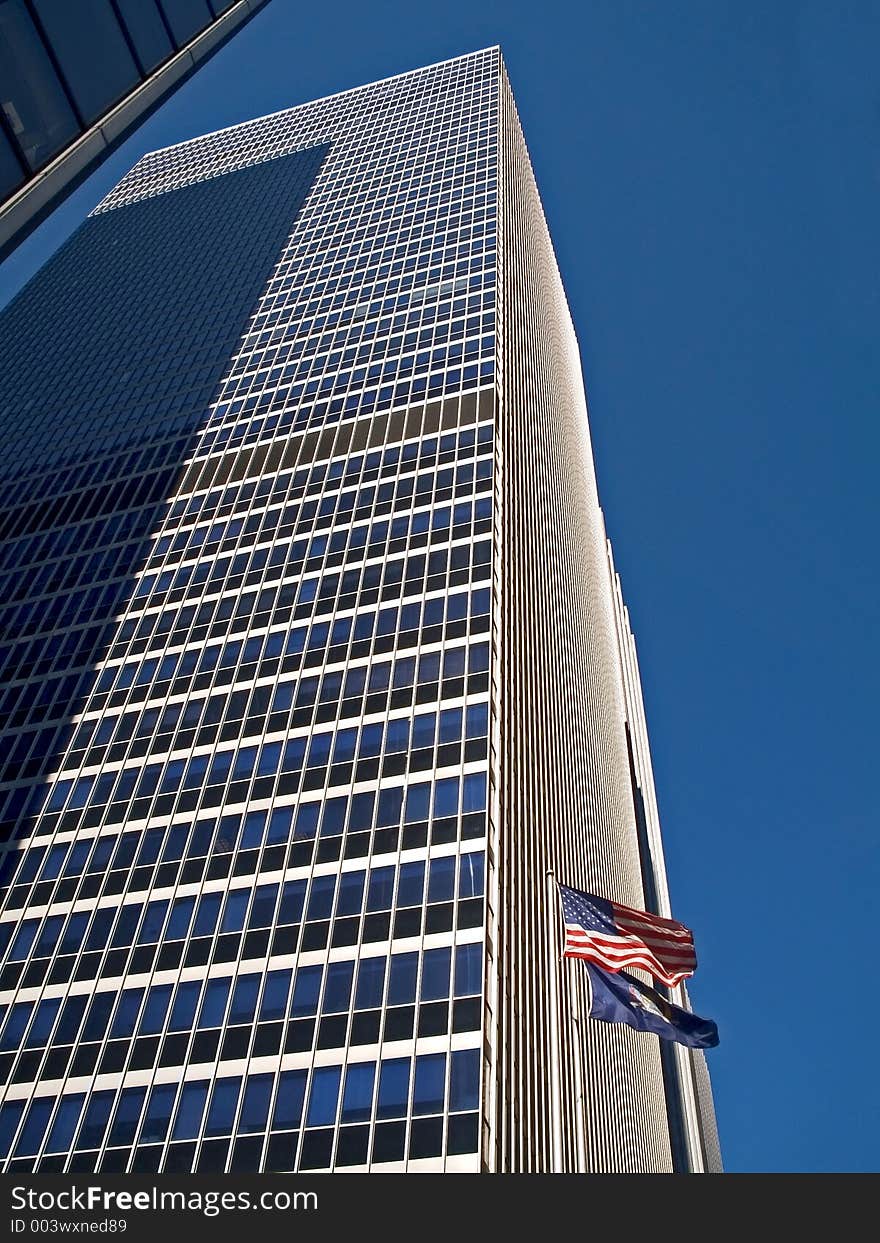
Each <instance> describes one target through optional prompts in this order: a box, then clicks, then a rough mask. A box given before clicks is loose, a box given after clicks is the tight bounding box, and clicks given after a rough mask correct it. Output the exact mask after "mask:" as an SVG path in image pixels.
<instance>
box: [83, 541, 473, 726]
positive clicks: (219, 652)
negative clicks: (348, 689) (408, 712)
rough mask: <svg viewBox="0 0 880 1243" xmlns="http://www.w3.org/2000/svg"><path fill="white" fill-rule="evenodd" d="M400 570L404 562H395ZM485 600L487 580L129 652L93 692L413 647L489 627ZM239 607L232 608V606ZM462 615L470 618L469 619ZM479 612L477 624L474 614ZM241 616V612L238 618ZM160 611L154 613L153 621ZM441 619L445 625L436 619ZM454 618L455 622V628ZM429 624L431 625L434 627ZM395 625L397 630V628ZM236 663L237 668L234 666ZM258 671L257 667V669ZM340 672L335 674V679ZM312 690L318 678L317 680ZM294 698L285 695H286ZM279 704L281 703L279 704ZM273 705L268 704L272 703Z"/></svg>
mask: <svg viewBox="0 0 880 1243" xmlns="http://www.w3.org/2000/svg"><path fill="white" fill-rule="evenodd" d="M400 569H401V572H402V570H403V564H402V563H401V565H400ZM320 582H321V580H320V579H312V580H309V581H308V586H307V584H306V583H303V584H302V585H301V587H300V589H299V592H298V603H302V601H303V598H304V596H306V597H308V596H311V597H312V599H315V598H316V596H317V591H318V585H319V583H320ZM489 606H490V593H489V588H488V587H484V588H481V589H479V590H477V591H472V592H467V591H463V592H453V593H452V594H450V595H448V596H446V597H445V598H444V597H441V596H437V597H434V598H433V599H430V600H427V601H425V602H422V601H420V600H419V601H413V602H412V603H411V604H406V605H404V606H403V607H402V608H400V607H398V606H397V605H389V606H388V607H387V608H384V609H381V610H380V611H378V612H377V611H376V610H375V609H373V610H369V611H367V610H364V611H362V612H359V613H357V614H355V615H354V616H352V617H337V619H336V620H335V621H334V623H333V627H332V630H331V626H330V623H329V622H326V621H325V622H317V621H316V622H314V623H313V624H312V625H311V627H309V626H297V627H294V628H293V629H292V630H290V631H284V630H276V631H273V632H270V633H269V634H266V635H259V634H257V635H252V636H251V637H250V638H247V639H232V640H231V641H230V642H228V643H223V644H220V643H210V644H208V645H207V646H201V647H200V648H199V649H197V650H190V651H183V652H169V653H168V655H166V656H163V657H161V658H159V657H157V656H156V657H152V658H150V659H148V660H145V661H138V660H132V661H128V662H126V663H125V664H123V665H111V666H108V667H107V668H105V669H104V670H103V672H102V673H101V675H100V677H99V678H98V681H97V684H96V687H95V692H96V694H102V693H104V692H106V691H111V690H112V691H116V692H118V691H121V690H128V689H129V688H130V687H143V686H149V687H150V694H151V696H161V695H162V694H163V693H164V692H165V690H166V689H167V685H166V684H168V683H170V682H171V681H172V679H175V678H181V677H185V676H190V677H195V679H196V680H198V678H199V677H200V675H203V674H207V673H213V672H214V671H215V670H231V671H232V673H233V677H232V678H230V680H237V681H238V680H250V677H251V676H253V675H254V673H253V672H252V666H254V665H257V666H259V663H260V662H261V661H264V660H272V659H278V658H281V657H300V659H301V660H302V659H303V658H304V663H305V664H306V666H309V665H316V664H318V663H321V664H323V663H325V662H326V661H329V662H330V663H337V662H341V661H344V660H345V659H346V656H350V658H351V659H353V660H357V659H359V658H362V657H364V656H369V655H371V654H380V655H381V654H383V653H384V652H388V651H391V650H393V649H394V648H395V647H396V648H398V649H400V648H407V647H414V646H416V645H417V644H418V643H419V642H420V641H421V642H422V643H426V644H428V643H433V642H437V641H439V640H440V639H441V638H444V637H445V638H446V639H447V640H448V639H455V638H461V637H462V636H463V635H464V634H466V633H468V631H469V632H470V633H475V632H479V631H481V630H487V629H488V614H489ZM240 607H241V606H240V604H239V608H238V609H237V610H236V612H237V613H238V612H239V610H240ZM468 618H470V619H471V623H472V624H471V625H470V626H468V625H467V621H468ZM477 618H480V619H481V624H480V625H476V624H474V623H475V620H476V619H477ZM241 620H242V622H244V621H245V620H246V618H244V617H242V618H241ZM155 621H158V619H156V618H154V622H155ZM444 622H445V623H446V631H445V633H444V631H443V629H442V627H443V625H444ZM456 623H461V625H460V626H459V627H458V629H457V632H456V628H455V624H456ZM434 628H437V629H436V633H434ZM398 631H399V634H398ZM236 670H239V673H238V675H237V676H235V671H236ZM255 676H257V677H259V676H260V673H259V670H257V671H255ZM341 676H342V675H341V674H340V679H341ZM316 690H317V681H316ZM292 702H293V698H292V696H291V703H292ZM279 706H283V705H279ZM275 710H277V708H273V711H275Z"/></svg>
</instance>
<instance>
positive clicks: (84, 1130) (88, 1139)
mask: <svg viewBox="0 0 880 1243" xmlns="http://www.w3.org/2000/svg"><path fill="white" fill-rule="evenodd" d="M114 1096H115V1093H114V1092H93V1093H92V1096H91V1099H90V1100H89V1104H88V1108H87V1109H86V1115H85V1117H84V1118H83V1123H82V1126H81V1127H80V1132H79V1135H78V1136H77V1140H76V1147H77V1149H78V1150H82V1149H84V1148H100V1146H101V1143H102V1142H103V1139H104V1132H105V1131H106V1130H107V1123H108V1122H109V1121H110V1106H111V1105H112V1104H113V1098H114Z"/></svg>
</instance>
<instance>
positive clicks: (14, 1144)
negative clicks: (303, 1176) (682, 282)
mask: <svg viewBox="0 0 880 1243" xmlns="http://www.w3.org/2000/svg"><path fill="white" fill-rule="evenodd" d="M498 64H499V61H498V56H497V53H496V52H494V51H492V52H488V53H481V54H477V55H475V56H472V57H464V58H461V59H459V60H457V61H453V62H448V63H446V64H443V65H440V66H436V67H433V68H432V69H429V70H424V71H419V72H418V73H416V74H408V75H403V77H401V78H399V79H392V80H390V81H389V82H387V83H380V84H376V85H375V86H372V87H368V88H363V89H361V90H359V91H355V92H348V93H346V94H345V95H342V96H337V97H333V98H332V99H329V100H324V101H318V102H317V103H316V104H313V105H306V106H304V107H303V108H298V109H293V110H291V111H290V112H288V113H283V114H279V116H277V117H272V118H266V119H265V120H263V121H261V122H256V123H254V124H252V125H248V126H241V127H236V129H234V130H231V131H225V132H223V133H221V134H218V135H210V136H208V137H207V138H205V139H200V140H197V141H195V142H193V143H189V144H184V145H183V146H181V147H177V148H171V149H169V150H167V151H165V152H159V153H156V154H155V155H154V156H150V157H146V159H145V160H143V161H141V163H140V164H139V165H138V166H137V167H136V168H135V169H134V170H132V173H131V174H129V176H128V177H127V178H125V179H124V180H123V182H121V183H120V185H119V187H117V189H116V190H115V191H114V192H112V193H111V195H110V196H108V199H107V200H105V202H104V203H103V204H102V205H101V206H100V207H99V208H98V209H97V211H96V213H95V214H94V215H93V217H92V218H91V220H90V222H89V225H93V226H94V227H100V228H101V229H102V230H104V231H105V232H104V234H103V235H104V236H106V237H107V238H108V239H112V237H113V235H114V230H116V229H117V228H121V227H124V224H125V220H126V218H127V217H126V213H131V212H136V211H144V210H150V211H154V210H156V211H158V210H159V207H161V208H162V210H165V204H166V203H168V204H171V205H173V203H174V201H175V196H176V195H178V194H181V193H183V194H186V193H187V192H188V191H192V192H194V193H195V192H198V193H199V194H201V195H202V199H201V200H200V201H201V202H203V203H204V202H206V201H207V200H206V199H205V198H204V195H206V194H213V193H214V188H215V187H217V191H216V193H217V195H219V196H220V198H222V196H223V192H224V189H225V184H226V182H227V180H228V179H230V178H232V177H235V176H236V175H237V174H238V173H240V172H242V170H244V171H247V170H251V172H253V171H254V170H257V171H259V170H261V169H264V168H265V169H267V170H271V171H272V175H273V176H274V175H275V173H274V170H275V169H276V168H278V167H279V164H280V162H281V161H283V160H284V159H285V158H288V157H294V156H295V157H296V158H299V157H300V155H301V156H302V158H303V159H304V160H306V161H309V160H310V161H311V163H307V164H304V165H303V168H304V169H307V170H308V176H309V177H311V178H313V180H312V181H311V183H310V184H309V185H308V188H307V190H306V193H305V196H304V199H303V201H302V202H301V203H300V204H299V205H298V207H297V209H296V215H295V223H294V226H293V228H292V230H291V231H290V233H289V236H288V238H287V241H286V242H285V243H284V245H283V246H282V248H281V253H280V258H279V259H278V260H277V261H276V263H275V266H274V268H273V269H272V270H271V272H270V274H269V276H268V279H267V280H266V281H265V283H264V285H263V288H262V292H261V293H260V295H259V297H258V298H257V299H256V302H255V303H254V306H253V310H252V312H251V314H250V317H249V319H248V322H247V324H246V326H245V328H244V330H243V335H242V336H241V337H240V340H239V342H238V344H237V345H236V347H235V349H234V351H233V352H232V353H231V354H230V356H229V359H228V362H227V363H226V364H225V366H224V368H223V377H222V379H220V380H219V382H217V383H216V386H215V391H214V393H213V395H212V396H211V398H210V400H209V401H208V400H205V401H204V404H203V405H202V406H201V410H202V413H201V415H199V413H198V411H199V403H200V402H201V401H202V397H201V396H199V395H198V393H197V392H196V386H197V385H198V383H200V382H201V383H204V382H205V380H206V375H207V373H206V374H205V375H202V376H199V377H193V380H191V381H190V383H191V385H192V386H193V387H192V389H191V392H190V394H189V396H188V397H187V396H186V395H185V394H180V396H183V397H185V402H184V406H180V405H179V404H178V393H177V392H176V391H175V388H174V384H173V383H172V384H171V385H170V386H164V385H163V384H162V383H161V382H160V381H159V380H156V381H155V383H156V387H155V390H154V391H153V392H152V393H151V394H149V395H147V394H145V393H143V392H142V393H140V394H139V400H140V401H141V409H140V413H139V414H138V417H137V420H134V421H133V420H132V418H131V417H130V414H129V413H127V409H126V406H125V405H124V404H123V407H122V409H121V410H119V411H118V412H117V413H116V414H112V413H109V410H110V405H112V403H108V402H107V401H106V398H104V397H102V395H101V381H100V378H99V376H98V374H97V372H93V374H92V375H91V376H88V375H85V376H82V375H81V376H80V377H78V382H79V383H80V385H81V387H80V390H79V391H78V392H77V393H75V394H73V396H74V399H75V400H76V401H79V402H80V407H79V410H78V413H77V420H79V422H78V423H76V426H81V425H82V420H83V419H84V418H85V419H86V421H87V416H88V411H89V407H90V402H91V403H92V404H93V405H94V409H95V411H96V416H95V420H94V427H93V429H92V430H93V432H94V435H93V437H92V440H91V442H90V444H89V447H88V451H87V452H86V451H85V450H84V446H83V444H82V440H81V437H73V436H71V435H70V431H71V430H72V428H70V429H68V434H67V442H66V443H65V427H64V425H63V422H62V424H61V426H58V425H57V424H56V422H55V421H54V420H53V418H52V414H51V402H49V403H47V405H46V408H45V410H41V409H40V408H39V403H37V405H36V406H35V413H34V416H33V418H32V420H31V422H30V423H29V425H28V432H27V434H28V437H29V441H28V445H29V451H28V454H27V455H26V460H27V461H28V462H29V463H30V465H31V468H32V467H33V464H34V463H35V462H36V461H39V462H40V463H41V467H40V471H41V472H42V473H40V472H34V471H33V469H31V473H30V474H27V472H26V471H25V472H22V475H21V479H22V484H23V485H25V484H26V485H27V490H25V491H24V492H23V495H24V496H32V495H34V492H33V491H32V490H31V489H34V488H42V489H44V491H43V495H44V496H45V498H46V499H45V501H44V502H43V503H41V504H36V505H35V504H34V503H33V502H32V501H30V500H26V501H25V502H24V503H23V504H18V505H15V506H10V510H11V512H10V513H9V514H8V516H7V515H4V516H3V518H0V523H2V525H0V533H2V537H4V538H5V540H6V542H5V543H2V544H0V576H3V575H6V576H7V577H5V578H3V579H2V581H3V584H4V586H6V587H7V588H8V589H9V591H10V592H11V593H13V594H11V596H10V595H7V596H6V598H5V605H4V616H5V618H6V622H7V627H8V629H7V633H9V630H12V629H13V627H14V626H15V625H16V624H18V623H19V622H20V623H21V624H22V629H21V630H20V631H19V632H18V633H17V634H13V636H11V637H13V643H11V644H10V650H8V651H4V657H5V661H6V668H7V669H8V671H9V672H10V674H11V676H10V678H9V679H8V681H7V683H6V684H5V689H4V697H3V699H2V700H0V720H2V721H4V723H5V725H6V727H7V728H8V729H9V730H10V731H11V737H12V739H13V752H14V755H13V760H12V765H11V767H10V768H9V769H8V770H7V771H5V772H3V773H2V774H0V799H5V800H6V802H5V804H0V805H2V806H3V811H2V816H3V824H4V826H7V837H8V839H9V845H8V847H7V849H6V852H5V854H4V855H3V856H0V869H2V873H0V874H2V878H3V881H4V888H5V889H6V900H5V906H4V908H3V914H2V917H0V943H2V945H3V953H4V955H5V957H4V960H3V962H4V964H5V965H3V966H2V967H0V1005H2V1006H3V1007H4V1009H3V1023H4V1026H3V1028H2V1029H0V1070H2V1077H3V1079H4V1082H5V1087H4V1088H3V1091H2V1096H0V1152H2V1154H3V1160H4V1161H5V1163H6V1164H5V1167H4V1168H7V1169H9V1170H25V1169H40V1170H59V1169H62V1168H68V1169H72V1170H91V1169H107V1170H123V1169H144V1170H164V1169H169V1170H170V1169H174V1170H183V1169H192V1168H199V1169H214V1170H216V1169H223V1168H234V1169H256V1168H272V1169H292V1168H303V1169H306V1168H308V1169H319V1168H320V1169H323V1168H330V1167H331V1166H335V1167H337V1168H366V1167H371V1166H372V1165H376V1166H384V1167H385V1168H396V1167H398V1166H399V1168H404V1167H406V1168H476V1167H475V1165H474V1162H476V1161H477V1160H478V1156H477V1153H478V1140H479V1122H478V1118H479V1096H480V1077H481V1065H480V1055H479V1047H480V1040H481V1028H482V1014H483V1004H482V956H483V949H482V943H483V942H482V928H483V923H484V918H485V913H484V902H485V894H484V890H485V879H484V866H485V865H484V844H485V837H486V816H487V802H488V783H487V775H488V731H489V724H488V691H489V683H488V676H489V674H488V670H489V665H490V646H489V637H488V636H489V628H490V619H491V597H490V593H489V584H490V582H491V577H490V576H491V559H492V554H491V548H492V499H491V498H492V491H491V489H492V453H493V437H492V430H493V422H494V410H495V406H494V399H493V388H492V385H493V383H494V378H495V373H494V351H495V336H494V334H495V318H494V299H495V293H494V276H495V262H496V252H495V208H496V198H497V180H496V164H497V115H496V113H497V83H498ZM313 156H314V158H312V157H313ZM248 175H250V174H248ZM261 175H263V174H262V173H261ZM265 175H266V176H268V175H269V172H267V173H266V174H265ZM230 184H232V183H231V181H230ZM242 184H244V183H242ZM181 201H183V200H181ZM151 204H156V207H155V208H154V207H153V206H151ZM132 218H133V217H132ZM117 220H118V221H119V222H120V223H119V225H118V226H117V224H116V223H115V221H117ZM74 250H75V248H74ZM75 260H76V255H75V254H74V256H73V260H69V262H74V261H75ZM236 261H237V262H239V263H241V264H242V265H246V264H247V262H248V259H247V255H246V253H242V254H241V255H239V256H237V258H236ZM74 266H75V262H74ZM221 336H222V330H221ZM120 365H122V364H120ZM120 374H122V375H124V371H122V372H121V373H120ZM171 375H172V376H173V369H172V371H171ZM208 378H209V377H208ZM150 383H151V384H152V383H153V380H152V379H151V381H150ZM90 386H91V387H92V388H93V389H94V393H93V394H91V390H90ZM194 394H195V395H194ZM144 401H146V404H144ZM186 401H188V402H189V405H186ZM102 402H104V403H105V404H104V405H103V407H102ZM150 403H152V405H151V404H150ZM102 409H103V410H104V411H108V413H102ZM128 410H129V411H130V403H129V407H128ZM166 411H167V414H168V417H167V418H164V417H159V416H160V413H163V412H166ZM176 411H179V412H180V413H176ZM181 432H184V433H186V434H184V435H181ZM96 464H97V467H96ZM169 466H171V467H174V469H175V471H176V473H177V479H176V480H175V482H174V484H173V486H171V487H169V486H168V482H167V481H168V470H169ZM105 479H106V480H107V481H108V482H107V483H105V482H104V480H105ZM111 480H112V482H110V481H111ZM117 481H118V482H117ZM120 485H121V489H122V491H123V495H122V496H121V497H120V496H119V495H118V492H119V488H120ZM120 500H121V501H122V503H121V504H120ZM151 507H152V508H151ZM145 512H146V513H149V514H150V522H151V529H150V533H149V538H148V539H147V540H145V539H144V532H143V522H144V517H143V515H144V513H145ZM128 514H131V515H133V517H132V518H131V520H128V519H127V517H126V515H128ZM127 524H128V528H127ZM127 529H128V530H129V531H130V538H126V530H127ZM23 583H26V584H27V586H26V590H25V591H24V592H21V593H20V595H19V596H18V598H16V595H15V594H14V593H16V592H18V591H20V587H21V585H22V584H23ZM59 623H61V625H60V626H59ZM59 629H60V631H61V635H62V638H61V642H60V644H56V643H55V642H54V641H53V640H52V637H51V636H52V632H53V631H54V632H55V633H57V632H58V631H59ZM70 635H74V636H77V638H76V639H75V641H74V639H71V638H69V636H70ZM96 655H97V660H95V659H94V657H95V656H96ZM35 674H37V675H38V678H39V680H40V681H39V685H40V690H39V694H38V698H39V702H38V703H32V702H29V701H28V699H27V696H26V686H27V683H28V681H31V680H33V678H34V675H35ZM31 698H33V697H31ZM74 705H75V707H74ZM41 755H43V756H46V755H51V756H52V757H53V758H52V765H51V770H50V772H51V776H50V778H49V779H48V780H46V779H44V778H43V777H42V775H40V772H39V763H40V759H39V757H40V756H41ZM35 765H36V768H35ZM3 782H5V785H4V784H2V783H3ZM4 791H5V793H4ZM379 963H382V964H383V966H382V968H380V967H379V966H378V965H377V964H379ZM380 972H381V973H382V974H383V982H382V983H381V986H380V984H379V982H378V981H379V975H380ZM362 977H363V985H361V979H362ZM407 981H409V983H407ZM444 981H445V982H444ZM382 989H385V990H386V991H385V992H382V991H381V990H382ZM392 989H393V990H394V992H393V995H392ZM285 990H286V991H285ZM297 990H299V998H300V999H299V1001H297V1000H296V998H297ZM197 991H198V997H196V992H197ZM282 993H284V997H283V999H282ZM392 996H393V999H392ZM359 998H360V1001H359V1000H358V999H359ZM368 1002H369V1004H367V1003H368ZM310 1006H311V1007H312V1011H311V1013H309V1012H308V1008H309V1007H310ZM302 1007H305V1010H303V1011H302V1012H300V1011H301V1010H302ZM175 1013H176V1017H175ZM175 1024H176V1025H177V1027H175ZM187 1024H188V1027H187V1026H186V1025H187ZM178 1028H179V1030H178ZM419 1162H422V1163H423V1165H421V1166H420V1165H419V1164H418V1163H419ZM389 1163H392V1164H391V1165H389ZM411 1163H416V1164H414V1165H411Z"/></svg>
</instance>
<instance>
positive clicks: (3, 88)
mask: <svg viewBox="0 0 880 1243" xmlns="http://www.w3.org/2000/svg"><path fill="white" fill-rule="evenodd" d="M0 105H2V107H3V111H4V112H5V113H6V119H7V121H8V122H9V126H10V128H11V130H12V132H13V134H14V135H15V140H16V142H17V143H18V144H19V146H20V148H21V150H22V152H23V154H24V157H25V159H26V160H27V162H28V164H30V166H31V168H33V169H36V168H40V167H42V165H43V164H45V163H46V161H47V160H48V159H50V158H51V157H52V156H53V155H55V154H56V152H57V151H59V150H60V149H61V147H63V146H64V144H65V143H66V142H69V141H70V139H71V138H73V137H74V136H75V135H76V133H77V130H78V128H79V126H78V125H77V122H76V119H75V117H74V115H73V109H72V108H71V107H70V104H69V103H68V101H67V97H66V96H65V94H64V90H63V88H62V86H61V83H60V82H59V81H58V78H57V76H56V74H55V70H54V69H53V68H52V64H51V62H50V60H49V56H48V54H47V52H46V49H45V47H44V46H43V43H42V41H41V40H40V37H39V35H38V34H37V32H36V30H35V29H34V25H33V22H32V21H31V19H30V16H29V15H28V13H27V12H26V11H25V7H24V3H23V0H6V3H5V4H2V5H0Z"/></svg>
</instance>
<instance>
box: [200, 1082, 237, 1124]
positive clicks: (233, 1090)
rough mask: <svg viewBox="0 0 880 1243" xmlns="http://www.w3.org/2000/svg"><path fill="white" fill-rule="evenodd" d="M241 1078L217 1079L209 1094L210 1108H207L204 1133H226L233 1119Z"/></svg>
mask: <svg viewBox="0 0 880 1243" xmlns="http://www.w3.org/2000/svg"><path fill="white" fill-rule="evenodd" d="M240 1088H241V1079H240V1078H236V1079H218V1080H217V1082H216V1083H215V1084H214V1091H213V1093H212V1095H211V1108H210V1109H209V1110H208V1122H207V1125H206V1126H205V1135H206V1136H214V1135H228V1134H229V1133H230V1132H231V1130H232V1123H233V1121H234V1119H235V1107H236V1105H237V1104H238V1093H239V1089H240Z"/></svg>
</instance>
